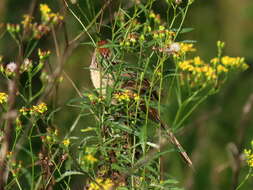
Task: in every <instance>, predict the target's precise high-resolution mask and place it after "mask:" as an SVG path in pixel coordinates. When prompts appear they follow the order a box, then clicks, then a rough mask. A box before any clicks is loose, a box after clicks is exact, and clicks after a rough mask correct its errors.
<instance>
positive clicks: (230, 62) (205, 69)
mask: <svg viewBox="0 0 253 190" xmlns="http://www.w3.org/2000/svg"><path fill="white" fill-rule="evenodd" d="M187 48H189V49H191V48H192V47H191V46H189V47H185V50H187ZM178 67H179V69H180V70H181V71H183V72H184V74H186V75H187V78H188V79H189V80H190V81H192V82H193V84H201V85H206V83H208V82H211V83H213V82H216V81H217V80H218V79H219V76H221V75H222V74H224V73H228V72H229V71H231V70H233V69H237V70H238V69H239V70H245V69H247V68H248V65H247V64H246V63H245V62H244V58H241V57H229V56H224V57H221V58H220V59H219V58H217V57H216V58H213V59H211V61H210V64H209V63H205V62H204V61H203V60H201V58H200V57H195V58H193V59H190V60H185V61H181V62H179V63H178Z"/></svg>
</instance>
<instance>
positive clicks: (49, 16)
mask: <svg viewBox="0 0 253 190" xmlns="http://www.w3.org/2000/svg"><path fill="white" fill-rule="evenodd" d="M40 12H41V15H42V21H44V22H50V21H52V22H53V23H58V22H60V21H62V20H63V16H61V15H59V13H52V10H51V9H50V8H49V7H48V5H47V4H40Z"/></svg>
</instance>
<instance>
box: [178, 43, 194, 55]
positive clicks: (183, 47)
mask: <svg viewBox="0 0 253 190" xmlns="http://www.w3.org/2000/svg"><path fill="white" fill-rule="evenodd" d="M193 46H194V45H193V44H188V43H180V53H181V54H185V53H187V52H193V51H196V49H195V48H194V47H193Z"/></svg>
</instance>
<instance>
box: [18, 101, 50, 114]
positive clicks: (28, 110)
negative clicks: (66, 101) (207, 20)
mask: <svg viewBox="0 0 253 190" xmlns="http://www.w3.org/2000/svg"><path fill="white" fill-rule="evenodd" d="M46 111H47V105H46V104H45V103H44V102H42V103H40V104H39V105H37V106H33V107H32V108H25V107H22V108H21V109H20V110H19V112H20V113H21V114H22V115H27V114H30V115H33V114H34V113H37V114H43V113H45V112H46Z"/></svg>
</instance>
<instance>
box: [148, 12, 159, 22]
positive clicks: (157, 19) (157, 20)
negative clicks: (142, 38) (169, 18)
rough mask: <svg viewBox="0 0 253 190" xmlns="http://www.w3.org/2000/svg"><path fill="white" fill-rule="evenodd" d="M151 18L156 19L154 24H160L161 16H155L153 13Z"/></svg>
mask: <svg viewBox="0 0 253 190" xmlns="http://www.w3.org/2000/svg"><path fill="white" fill-rule="evenodd" d="M149 18H151V19H154V22H155V23H157V24H159V23H160V22H161V17H160V15H159V14H155V13H154V12H153V11H151V12H150V13H149Z"/></svg>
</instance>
